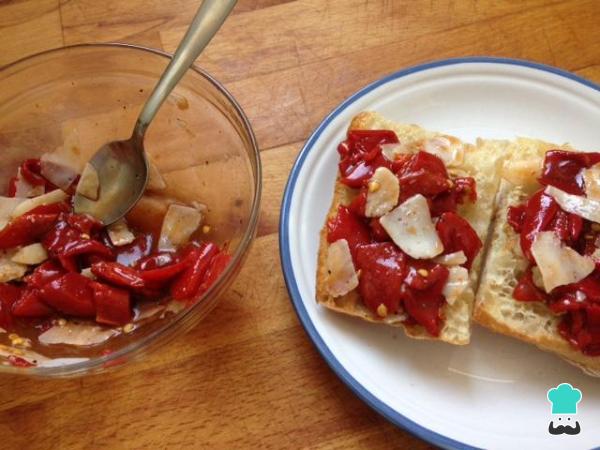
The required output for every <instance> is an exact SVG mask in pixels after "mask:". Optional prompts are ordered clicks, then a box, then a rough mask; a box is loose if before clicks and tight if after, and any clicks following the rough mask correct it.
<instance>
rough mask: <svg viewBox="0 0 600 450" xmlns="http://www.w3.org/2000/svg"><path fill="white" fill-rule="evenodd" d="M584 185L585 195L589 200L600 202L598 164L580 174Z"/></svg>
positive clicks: (599, 172) (599, 167) (599, 165)
mask: <svg viewBox="0 0 600 450" xmlns="http://www.w3.org/2000/svg"><path fill="white" fill-rule="evenodd" d="M581 174H582V176H583V182H584V183H585V195H586V196H587V198H589V199H591V200H597V201H600V163H599V164H594V165H593V166H592V167H590V168H589V169H583V171H582V172H581Z"/></svg>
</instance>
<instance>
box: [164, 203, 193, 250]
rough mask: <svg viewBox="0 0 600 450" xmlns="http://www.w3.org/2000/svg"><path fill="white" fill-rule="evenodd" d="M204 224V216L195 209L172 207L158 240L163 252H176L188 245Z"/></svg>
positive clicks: (180, 206) (166, 215) (168, 211)
mask: <svg viewBox="0 0 600 450" xmlns="http://www.w3.org/2000/svg"><path fill="white" fill-rule="evenodd" d="M201 222H202V214H201V213H200V212H199V211H198V210H197V209H195V208H190V207H189V206H182V205H176V204H173V205H170V206H169V209H168V210H167V213H166V214H165V218H164V219H163V224H162V228H161V230H160V238H159V240H158V249H159V250H161V251H168V250H174V249H176V248H177V247H179V246H180V245H183V244H185V243H187V242H188V241H189V239H190V236H191V235H192V234H193V233H194V232H195V231H196V230H197V229H198V227H199V226H200V223H201Z"/></svg>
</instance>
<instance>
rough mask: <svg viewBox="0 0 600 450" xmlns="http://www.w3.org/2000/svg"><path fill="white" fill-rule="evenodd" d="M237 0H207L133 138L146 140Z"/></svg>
mask: <svg viewBox="0 0 600 450" xmlns="http://www.w3.org/2000/svg"><path fill="white" fill-rule="evenodd" d="M236 2H237V0H204V1H203V2H202V5H200V8H198V12H197V13H196V16H195V17H194V20H193V21H192V23H191V25H190V26H189V28H188V30H187V32H186V33H185V36H184V37H183V39H182V41H181V43H180V44H179V47H177V50H175V54H174V55H173V58H172V59H171V62H170V63H169V65H168V66H167V68H166V69H165V71H164V72H163V74H162V76H161V77H160V80H159V81H158V83H157V85H156V86H155V87H154V90H153V91H152V94H150V97H149V98H148V100H146V104H145V105H144V107H143V108H142V112H141V113H140V115H139V117H138V119H137V122H136V124H135V129H134V131H133V137H134V138H136V139H139V140H140V141H141V140H143V137H144V133H145V132H146V128H148V125H149V124H150V122H151V121H152V119H154V116H155V115H156V113H157V112H158V109H159V108H160V106H161V105H162V103H163V102H164V101H165V99H166V98H167V97H168V96H169V94H170V93H171V91H172V90H173V88H174V87H175V85H177V83H178V82H179V80H180V79H181V77H183V75H184V74H185V73H186V71H187V70H188V68H189V67H190V66H191V65H192V64H193V62H194V61H195V60H196V58H197V57H198V55H199V54H200V52H201V51H202V50H204V47H206V45H207V44H208V43H209V42H210V40H211V39H212V37H213V36H214V35H215V34H216V32H217V31H218V30H219V28H221V25H223V22H224V21H225V19H226V18H227V16H228V15H229V13H230V12H231V10H232V9H233V7H234V6H235V4H236Z"/></svg>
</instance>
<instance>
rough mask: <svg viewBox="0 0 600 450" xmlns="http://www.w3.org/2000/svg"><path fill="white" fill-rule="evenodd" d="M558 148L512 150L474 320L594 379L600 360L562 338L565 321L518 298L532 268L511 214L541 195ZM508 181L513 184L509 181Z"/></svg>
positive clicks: (526, 143)
mask: <svg viewBox="0 0 600 450" xmlns="http://www.w3.org/2000/svg"><path fill="white" fill-rule="evenodd" d="M557 148H562V149H564V150H569V148H568V147H567V146H557V145H552V144H549V143H546V142H542V141H538V140H533V139H524V138H521V139H517V140H515V141H513V142H511V143H510V145H509V146H508V148H507V153H508V157H507V159H506V161H505V164H504V168H503V172H502V176H503V178H504V179H503V180H502V182H501V186H500V190H499V193H498V201H497V210H496V214H495V218H494V225H493V231H492V235H491V237H490V239H489V242H490V248H489V251H488V253H487V258H486V260H485V267H484V269H483V273H482V276H481V283H480V285H479V289H478V291H477V299H476V305H475V312H474V316H473V317H474V320H475V321H476V322H477V323H479V324H481V325H483V326H485V327H487V328H490V329H492V330H494V331H496V332H499V333H502V334H506V335H508V336H512V337H515V338H518V339H521V340H523V341H526V342H529V343H531V344H535V345H537V346H538V347H539V348H541V349H542V350H546V351H550V352H554V353H557V354H558V355H560V356H562V357H563V358H564V359H566V360H567V361H568V362H570V363H572V364H575V365H577V366H579V367H580V368H582V369H583V370H584V371H585V372H587V373H589V374H591V375H596V376H598V375H600V357H590V356H586V355H584V354H583V353H581V352H580V351H579V350H577V349H574V348H573V347H571V345H570V344H569V343H568V342H567V341H566V340H565V339H564V338H563V337H562V336H560V334H559V333H558V330H557V325H558V323H559V321H560V318H559V317H558V316H556V315H555V314H553V313H552V312H551V311H550V310H549V309H548V308H547V307H546V305H545V304H542V303H539V302H520V301H517V300H515V299H514V298H513V289H514V288H515V286H516V284H517V280H518V278H519V276H520V275H521V274H522V273H523V271H524V270H525V269H526V268H527V265H528V264H527V261H526V259H525V257H524V256H523V253H522V252H521V246H520V244H519V235H518V234H517V233H515V231H514V230H513V229H512V227H511V226H510V225H509V224H508V223H507V209H508V207H509V206H511V205H517V204H520V203H523V201H526V200H527V199H529V197H530V196H531V195H532V194H533V193H534V192H536V191H537V190H538V189H540V187H541V186H540V184H539V183H538V182H537V178H538V177H539V175H540V171H541V165H542V161H543V158H544V155H545V153H546V151H548V150H550V149H557ZM506 179H509V180H510V181H507V180H506Z"/></svg>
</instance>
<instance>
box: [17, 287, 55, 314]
mask: <svg viewBox="0 0 600 450" xmlns="http://www.w3.org/2000/svg"><path fill="white" fill-rule="evenodd" d="M12 313H13V315H15V316H17V317H48V316H49V315H51V314H52V308H50V307H49V306H48V305H46V304H45V303H44V302H43V301H42V299H41V298H40V293H39V291H38V290H37V289H32V288H26V289H25V290H24V291H23V294H22V295H21V297H20V298H19V300H17V301H16V302H15V304H14V305H13V307H12Z"/></svg>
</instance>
